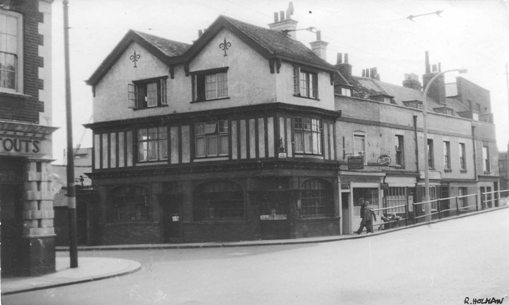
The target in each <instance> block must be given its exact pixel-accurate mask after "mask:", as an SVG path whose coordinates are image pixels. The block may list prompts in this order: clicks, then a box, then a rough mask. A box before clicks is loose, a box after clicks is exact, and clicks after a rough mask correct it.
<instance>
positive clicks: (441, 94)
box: [422, 51, 446, 105]
mask: <svg viewBox="0 0 509 305" xmlns="http://www.w3.org/2000/svg"><path fill="white" fill-rule="evenodd" d="M424 60H425V70H426V73H425V74H424V75H423V76H422V82H423V88H426V85H427V84H428V83H429V81H430V80H431V78H432V77H433V76H435V75H436V74H437V73H438V72H440V70H441V69H442V67H441V64H440V63H439V64H438V65H437V64H434V65H433V70H431V69H430V63H429V54H428V51H426V53H425V57H424ZM428 97H430V98H432V99H433V100H435V101H436V102H437V103H440V104H444V105H445V104H446V99H445V98H446V96H445V79H444V75H441V76H439V77H438V78H437V79H435V80H434V81H433V83H431V84H430V87H429V90H428Z"/></svg>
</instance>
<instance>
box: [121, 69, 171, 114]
mask: <svg viewBox="0 0 509 305" xmlns="http://www.w3.org/2000/svg"><path fill="white" fill-rule="evenodd" d="M166 78H167V77H166V76H165V77H158V78H151V79H145V80H138V81H134V82H133V83H132V84H129V85H128V95H129V102H130V103H131V108H134V109H143V108H152V107H158V106H166V105H167V102H166Z"/></svg>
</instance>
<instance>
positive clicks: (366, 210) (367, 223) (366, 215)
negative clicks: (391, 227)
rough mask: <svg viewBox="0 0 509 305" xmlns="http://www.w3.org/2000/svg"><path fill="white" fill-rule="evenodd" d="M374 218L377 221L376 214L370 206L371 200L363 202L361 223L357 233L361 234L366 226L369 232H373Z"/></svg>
mask: <svg viewBox="0 0 509 305" xmlns="http://www.w3.org/2000/svg"><path fill="white" fill-rule="evenodd" d="M373 218H374V219H375V221H376V214H375V212H373V210H372V209H371V207H370V206H369V201H366V202H363V203H362V206H361V225H360V227H359V229H358V230H357V231H356V232H355V233H357V234H361V233H362V231H363V230H364V227H366V231H367V232H368V233H373Z"/></svg>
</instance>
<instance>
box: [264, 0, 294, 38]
mask: <svg viewBox="0 0 509 305" xmlns="http://www.w3.org/2000/svg"><path fill="white" fill-rule="evenodd" d="M292 15H293V3H292V2H290V3H289V5H288V9H287V10H286V16H285V11H280V12H279V14H278V13H277V12H274V22H273V23H270V24H269V29H271V30H274V31H281V32H286V34H287V35H288V36H289V37H290V38H292V39H297V35H296V31H295V30H296V29H297V23H298V22H297V21H295V20H293V19H292Z"/></svg>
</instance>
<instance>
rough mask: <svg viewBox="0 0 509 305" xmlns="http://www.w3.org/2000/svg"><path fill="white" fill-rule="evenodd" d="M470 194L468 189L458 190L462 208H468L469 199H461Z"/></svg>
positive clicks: (460, 188) (461, 188)
mask: <svg viewBox="0 0 509 305" xmlns="http://www.w3.org/2000/svg"><path fill="white" fill-rule="evenodd" d="M467 194H468V189H467V188H466V187H459V188H458V196H459V198H458V204H459V205H460V207H467V206H468V197H461V196H465V195H467Z"/></svg>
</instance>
